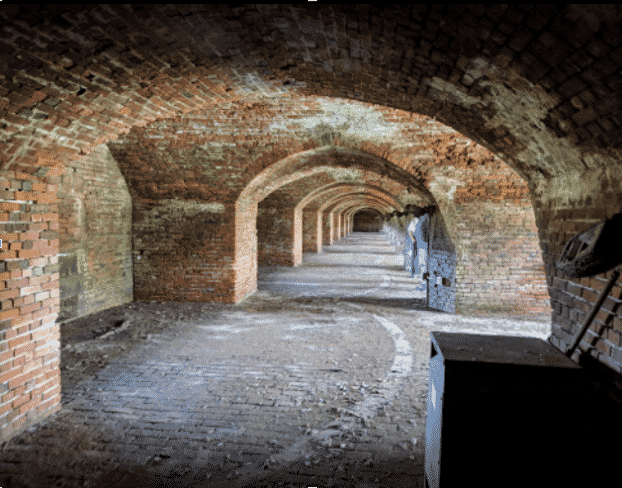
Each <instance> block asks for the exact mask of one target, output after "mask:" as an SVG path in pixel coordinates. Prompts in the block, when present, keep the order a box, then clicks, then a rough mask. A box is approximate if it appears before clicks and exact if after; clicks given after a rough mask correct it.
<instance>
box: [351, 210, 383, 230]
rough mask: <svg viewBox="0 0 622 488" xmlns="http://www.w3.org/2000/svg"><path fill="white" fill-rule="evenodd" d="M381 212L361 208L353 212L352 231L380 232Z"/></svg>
mask: <svg viewBox="0 0 622 488" xmlns="http://www.w3.org/2000/svg"><path fill="white" fill-rule="evenodd" d="M382 222H383V220H382V214H381V213H380V212H378V211H377V210H371V209H369V210H361V211H360V212H356V213H355V214H354V227H353V229H352V230H354V232H380V231H381V230H382Z"/></svg>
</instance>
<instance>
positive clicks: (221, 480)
mask: <svg viewBox="0 0 622 488" xmlns="http://www.w3.org/2000/svg"><path fill="white" fill-rule="evenodd" d="M421 285H422V282H421V281H420V280H417V279H414V278H410V277H409V275H408V273H407V272H406V271H405V270H404V268H403V256H402V250H401V249H396V248H395V247H394V246H392V245H390V244H389V243H388V242H387V241H386V239H385V236H384V235H383V234H380V233H378V234H374V233H354V234H352V235H350V236H349V237H348V238H346V239H343V240H341V241H339V242H337V243H335V244H334V245H333V246H329V247H325V249H324V252H322V253H320V254H305V256H304V261H303V263H302V265H300V266H298V267H296V268H282V267H276V268H267V267H260V269H259V275H258V291H257V292H256V293H255V294H254V295H252V296H250V297H248V298H247V299H246V300H244V301H243V302H242V303H240V304H237V305H218V304H208V303H160V302H134V303H129V304H126V305H123V306H119V307H114V308H111V309H108V310H106V311H103V312H99V313H97V314H93V315H90V316H87V317H82V318H80V319H78V320H74V321H72V322H68V323H66V324H63V326H62V328H61V347H62V356H61V368H62V395H63V409H62V410H61V411H60V412H59V413H57V414H56V415H54V416H53V417H51V418H49V419H48V420H46V421H44V422H42V423H40V424H38V425H37V426H35V427H33V428H31V429H29V430H27V431H25V432H23V433H21V434H19V435H17V436H15V437H14V438H12V439H11V440H10V441H9V442H7V443H5V444H4V445H3V446H2V447H3V448H2V450H1V451H0V486H3V487H5V486H10V487H35V486H36V487H39V486H46V487H49V486H67V487H74V486H75V487H97V488H99V487H116V486H119V487H140V486H144V487H156V486H157V487H160V486H178V487H181V486H188V487H190V486H192V487H203V486H205V487H208V486H210V487H211V486H213V487H216V486H218V487H228V486H232V487H251V486H252V487H259V486H265V487H268V486H270V487H272V486H291V487H294V486H295V487H301V486H305V487H306V486H316V487H329V486H332V487H337V486H344V487H345V486H352V487H376V486H377V487H380V486H383V487H384V486H392V487H402V486H403V487H421V486H423V462H424V452H425V451H424V449H425V419H426V395H427V385H428V360H429V355H430V339H429V335H430V332H431V331H434V330H440V331H443V330H445V331H467V332H471V333H489V334H507V335H525V336H534V337H541V338H546V337H547V336H548V333H549V329H550V324H549V323H547V322H546V321H545V320H535V319H533V318H532V319H529V320H517V319H516V318H511V317H504V316H496V317H492V316H491V317H465V316H456V315H451V314H447V313H443V312H437V311H434V310H431V309H428V308H427V307H426V306H425V293H426V292H425V288H424V287H422V286H421Z"/></svg>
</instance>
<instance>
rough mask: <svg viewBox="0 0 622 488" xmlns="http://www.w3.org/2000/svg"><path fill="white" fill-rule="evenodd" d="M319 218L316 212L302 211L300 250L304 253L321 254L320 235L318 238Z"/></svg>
mask: <svg viewBox="0 0 622 488" xmlns="http://www.w3.org/2000/svg"><path fill="white" fill-rule="evenodd" d="M318 219H319V216H318V211H317V210H306V209H305V210H303V211H302V249H303V251H304V252H321V250H322V244H321V234H320V237H319V238H318V230H319V231H320V232H321V228H319V226H318V222H319V220H318Z"/></svg>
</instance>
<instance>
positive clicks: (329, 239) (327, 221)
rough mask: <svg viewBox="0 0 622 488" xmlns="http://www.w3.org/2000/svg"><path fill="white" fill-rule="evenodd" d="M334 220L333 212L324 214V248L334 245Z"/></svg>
mask: <svg viewBox="0 0 622 488" xmlns="http://www.w3.org/2000/svg"><path fill="white" fill-rule="evenodd" d="M332 219H333V214H332V213H331V212H323V213H322V245H323V246H330V245H332V243H333V234H332V229H333V225H332Z"/></svg>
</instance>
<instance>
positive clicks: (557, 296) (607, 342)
mask: <svg viewBox="0 0 622 488" xmlns="http://www.w3.org/2000/svg"><path fill="white" fill-rule="evenodd" d="M621 185H622V173H620V172H619V171H616V170H615V169H610V170H605V171H603V172H600V173H596V174H595V173H590V172H586V173H569V174H567V175H564V176H563V177H559V178H553V179H551V180H550V181H548V182H547V183H546V185H545V184H543V185H541V186H539V187H538V188H537V189H536V192H535V195H536V213H537V214H538V217H539V222H540V225H539V232H540V240H541V246H542V249H543V259H544V265H545V266H546V270H547V282H548V287H549V292H550V295H551V302H552V306H553V311H552V336H551V342H552V343H553V344H555V345H556V346H557V347H559V348H560V349H561V350H563V351H565V350H566V348H567V347H568V346H569V345H570V343H571V342H572V340H573V339H574V337H575V336H576V334H577V333H578V332H579V329H580V328H581V325H582V324H583V323H584V321H585V319H586V318H587V316H588V315H589V313H590V311H591V310H592V307H593V305H594V303H595V302H596V301H597V300H598V297H599V295H600V293H601V291H602V290H603V289H604V287H605V285H606V283H607V281H609V278H610V276H611V271H609V272H607V273H601V274H598V275H595V276H590V277H584V278H570V277H568V276H566V275H564V274H562V273H560V272H558V271H557V270H556V269H555V264H556V262H557V260H558V259H559V257H560V255H561V252H562V250H563V247H564V245H565V244H566V242H567V241H568V240H569V239H570V238H572V237H573V236H574V235H575V234H577V233H579V232H582V231H584V230H586V229H587V228H588V227H590V226H591V225H593V224H595V223H597V222H600V221H602V220H605V219H607V218H610V217H611V216H612V215H614V214H615V213H617V212H618V211H619V210H620V207H621V206H622V193H620V188H621V187H622V186H621ZM621 293H622V280H621V279H618V281H617V283H616V284H615V286H614V287H613V289H612V290H611V292H610V293H609V296H608V298H607V299H606V300H605V302H604V304H603V308H602V310H601V311H600V312H599V313H598V314H597V315H596V318H595V320H594V322H593V323H592V325H591V326H590V328H589V329H588V331H587V333H586V335H585V339H584V340H583V341H582V342H581V343H580V344H579V348H578V350H577V351H576V352H575V355H574V356H573V357H574V358H575V359H577V357H578V356H579V354H580V353H586V354H588V355H589V356H591V357H593V358H594V359H595V360H597V361H598V363H601V364H604V365H606V366H607V367H609V368H610V369H613V370H614V371H616V372H618V373H620V372H622V342H621V337H622V314H621V312H620V309H619V308H617V307H618V306H619V304H620V303H622V300H621ZM618 389H620V390H622V386H620V387H618Z"/></svg>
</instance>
